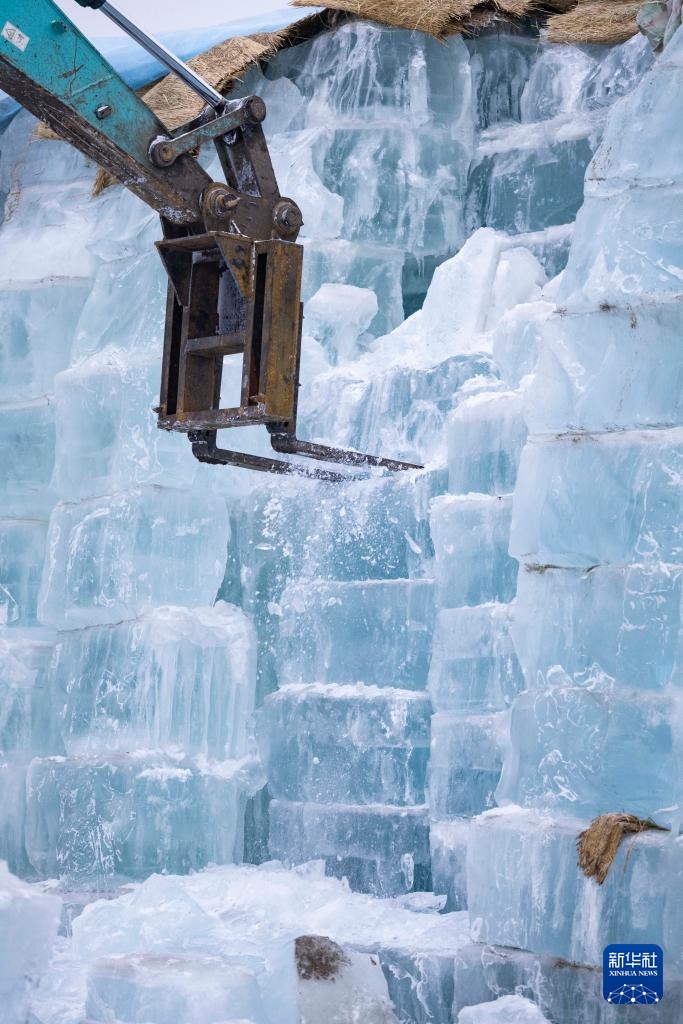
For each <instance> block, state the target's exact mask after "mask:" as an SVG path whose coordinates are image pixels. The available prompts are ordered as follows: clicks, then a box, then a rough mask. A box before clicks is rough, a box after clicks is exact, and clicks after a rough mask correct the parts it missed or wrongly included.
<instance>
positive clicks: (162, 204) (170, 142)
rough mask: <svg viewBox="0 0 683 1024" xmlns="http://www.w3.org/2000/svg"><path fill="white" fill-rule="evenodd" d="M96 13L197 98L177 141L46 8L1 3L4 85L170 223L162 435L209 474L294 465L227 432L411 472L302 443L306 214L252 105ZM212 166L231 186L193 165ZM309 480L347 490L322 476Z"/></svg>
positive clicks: (44, 4)
mask: <svg viewBox="0 0 683 1024" xmlns="http://www.w3.org/2000/svg"><path fill="white" fill-rule="evenodd" d="M76 2H78V3H79V4H80V5H81V6H82V7H92V8H96V9H99V10H101V11H102V13H103V14H105V15H107V16H108V17H109V18H110V19H111V20H112V21H115V22H116V23H117V24H118V25H119V26H120V27H121V28H122V29H123V30H124V31H125V32H127V33H128V34H129V35H130V36H132V37H133V38H134V39H135V40H136V41H137V42H138V43H140V44H141V45H142V46H144V47H145V49H147V50H148V51H149V52H150V53H152V54H153V55H154V56H155V57H157V59H159V60H160V61H161V62H162V63H163V64H165V65H166V66H167V67H168V68H169V69H170V70H171V71H173V72H174V73H175V74H178V75H179V76H180V77H181V78H182V79H183V80H184V81H185V83H186V84H187V85H188V86H189V87H190V88H192V89H194V90H195V92H197V93H198V94H199V95H200V96H201V97H202V99H203V100H204V102H205V103H206V107H205V108H204V110H203V111H202V113H201V114H200V115H199V117H197V118H196V119H195V120H194V121H192V122H190V123H189V124H186V125H183V126H182V127H180V128H177V129H175V130H174V131H169V130H168V129H167V128H166V126H165V125H164V124H162V122H161V121H160V120H159V119H158V118H157V117H156V115H155V114H154V113H153V111H152V110H151V109H150V108H149V107H147V106H146V104H145V103H143V102H142V100H141V99H140V98H139V97H138V96H137V95H136V94H135V92H134V91H133V90H132V89H130V88H129V87H128V86H127V85H126V83H125V82H124V81H123V79H122V78H121V77H120V76H119V75H118V74H117V72H116V71H115V70H114V68H113V67H112V66H111V65H110V64H109V63H108V61H107V60H105V58H104V57H103V56H102V54H101V53H99V51H98V50H97V49H96V48H95V47H94V46H93V45H92V44H91V43H90V42H89V41H88V40H87V39H86V38H85V36H84V35H83V34H82V33H81V32H80V31H79V29H78V28H77V27H76V26H75V25H74V24H73V23H72V22H71V21H70V20H69V19H68V18H67V17H66V16H65V14H64V12H63V11H62V9H61V8H60V7H58V6H57V4H55V3H53V2H52V0H30V2H28V3H27V2H26V0H0V26H2V28H0V87H1V88H2V89H4V90H5V91H6V92H7V93H9V94H10V95H11V96H13V97H14V98H15V99H16V100H18V101H19V102H20V103H21V104H22V105H23V106H25V107H26V108H27V109H29V110H30V111H31V112H32V113H34V114H35V115H36V117H39V118H41V119H42V120H43V121H45V122H47V124H49V125H50V127H52V128H53V129H54V130H55V131H56V132H57V133H58V134H59V135H60V136H61V137H63V138H64V139H66V140H67V141H69V142H71V143H72V144H73V145H74V146H75V147H76V148H77V149H79V150H81V152H83V153H85V154H86V155H87V156H88V157H90V158H92V159H93V160H94V161H96V162H97V163H98V164H99V165H100V166H101V167H103V168H105V169H106V170H107V171H109V172H111V173H112V174H113V175H114V176H115V177H116V178H117V179H118V180H119V181H120V182H121V183H122V184H124V185H126V186H127V187H128V188H129V189H130V190H131V191H132V192H134V193H135V194H136V195H137V196H139V198H140V199H142V200H143V201H144V202H145V203H147V204H148V205H149V206H150V207H152V209H154V210H156V212H157V213H158V214H159V216H160V218H161V225H162V231H163V235H164V238H163V240H162V241H160V242H158V243H157V247H158V250H159V254H160V256H161V259H162V260H163V263H164V266H165V268H166V271H167V273H168V277H169V290H168V300H167V314H166V329H165V337H164V355H163V364H162V381H161V392H160V405H159V408H158V410H157V413H158V425H159V426H160V427H161V428H163V429H165V430H176V431H182V432H185V433H187V434H188V435H189V437H190V441H191V443H192V450H193V452H194V454H195V456H196V457H197V458H198V459H200V460H201V461H203V462H210V463H217V464H222V465H238V466H244V467H246V468H251V469H259V470H265V471H268V472H284V473H289V472H295V471H301V468H302V467H301V465H300V464H298V463H295V462H289V461H283V460H279V459H275V458H262V457H260V456H255V455H248V454H243V453H240V452H236V451H232V450H228V449H222V448H219V447H218V445H217V440H216V438H217V431H218V430H220V429H223V428H227V427H238V426H254V425H258V424H261V425H263V426H265V427H266V428H267V430H268V432H269V434H270V440H271V445H272V447H273V448H274V449H275V451H277V452H283V453H287V454H292V455H302V456H305V457H307V458H310V459H316V460H323V461H329V462H336V463H340V464H344V465H350V466H368V465H369V466H381V467H384V468H387V469H408V468H415V467H413V466H411V465H410V464H408V463H404V462H397V461H394V460H391V459H384V458H380V457H378V456H372V455H363V454H361V453H359V452H353V451H342V450H340V449H337V448H330V447H327V446H325V445H318V444H311V443H309V442H305V441H301V440H300V439H298V438H297V436H296V418H297V393H298V386H299V384H298V382H299V361H300V354H301V325H302V315H303V314H302V305H301V301H300V295H301V270H302V260H303V250H302V248H301V246H300V245H297V244H296V238H297V236H298V233H299V229H300V227H301V224H302V217H301V212H300V210H299V207H298V206H297V204H296V203H295V202H294V201H293V200H291V199H287V198H283V197H282V196H281V195H280V193H279V190H278V186H277V181H276V179H275V174H274V172H273V167H272V164H271V160H270V156H269V153H268V147H267V144H266V140H265V136H264V134H263V129H262V127H261V125H262V122H263V120H264V118H265V116H266V108H265V104H264V103H263V101H262V100H261V99H260V98H259V97H258V96H249V97H246V98H245V99H241V100H233V101H230V100H225V99H224V98H223V97H222V96H221V95H220V93H218V92H217V91H216V90H215V89H213V88H212V87H211V86H210V85H209V84H208V83H207V82H205V81H204V80H203V79H202V78H201V77H200V76H198V75H197V74H196V72H194V71H193V70H192V69H191V68H190V67H188V66H187V65H186V64H184V63H183V62H182V61H181V60H179V59H178V58H177V57H176V56H175V55H174V54H172V53H170V52H169V51H168V50H167V49H166V48H165V47H163V46H162V45H161V44H160V43H159V42H157V41H156V40H154V39H153V38H151V37H150V36H148V35H147V34H146V33H144V32H143V31H142V30H141V29H139V28H138V27H137V26H136V25H134V24H133V23H132V22H131V21H130V20H129V19H128V18H127V17H126V16H125V15H123V14H122V13H121V12H120V11H118V9H117V8H115V7H114V6H113V5H112V4H110V3H108V2H107V0H76ZM206 142H212V143H213V144H214V145H215V147H216V150H217V152H218V156H219V159H220V163H221V168H222V171H223V174H224V177H225V181H224V182H215V181H213V180H212V179H211V177H210V176H209V175H208V174H207V173H206V171H205V170H204V169H203V168H202V167H201V165H200V164H199V162H198V161H197V160H196V159H195V157H194V156H193V155H192V154H193V153H194V152H196V151H197V150H198V148H199V147H200V146H201V145H202V144H203V143H206ZM234 354H241V356H242V384H241V394H240V403H239V405H238V406H235V407H233V408H222V407H221V380H222V374H223V359H224V357H225V356H228V355H234ZM313 475H316V476H319V477H323V478H325V479H328V480H335V479H341V478H342V477H340V475H339V474H338V473H333V472H329V471H326V470H321V469H317V470H315V471H314V473H313Z"/></svg>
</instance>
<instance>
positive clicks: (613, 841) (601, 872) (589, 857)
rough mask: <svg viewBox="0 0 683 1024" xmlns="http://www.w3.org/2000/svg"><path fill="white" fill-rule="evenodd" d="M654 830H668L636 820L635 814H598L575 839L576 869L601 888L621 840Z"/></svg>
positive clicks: (651, 822) (646, 820) (642, 820)
mask: <svg viewBox="0 0 683 1024" xmlns="http://www.w3.org/2000/svg"><path fill="white" fill-rule="evenodd" d="M653 829H654V830H656V831H658V832H666V831H668V830H667V829H665V828H662V826H661V825H657V824H656V822H654V821H652V819H651V818H638V817H636V815H635V814H601V815H600V817H599V818H594V820H593V821H592V822H591V823H590V825H589V826H588V828H587V829H585V830H584V831H583V832H582V833H581V834H580V835H579V838H578V839H577V842H576V847H577V851H578V854H579V861H578V863H579V867H580V868H581V870H582V871H583V873H584V875H586V877H587V878H594V879H595V881H596V882H597V883H598V885H602V883H603V882H604V881H605V879H606V878H607V874H608V872H609V869H610V868H611V866H612V863H613V861H614V858H615V857H616V855H617V852H618V850H619V847H620V845H621V841H622V839H625V837H626V836H628V835H638V834H639V833H640V832H649V831H652V830H653Z"/></svg>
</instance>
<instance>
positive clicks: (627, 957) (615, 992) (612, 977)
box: [602, 943, 664, 1006]
mask: <svg viewBox="0 0 683 1024" xmlns="http://www.w3.org/2000/svg"><path fill="white" fill-rule="evenodd" d="M602 994H603V996H604V997H605V1000H606V1001H607V1002H608V1003H614V1004H616V1005H620V1004H624V1003H631V1004H633V1003H636V1004H638V1003H639V1004H640V1005H641V1006H650V1005H652V1003H659V1002H661V1000H662V998H663V996H664V954H663V953H662V950H661V947H660V946H655V945H649V944H643V943H634V944H632V945H614V946H606V947H605V951H604V953H603V954H602Z"/></svg>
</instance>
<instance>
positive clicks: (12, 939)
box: [0, 861, 61, 1024]
mask: <svg viewBox="0 0 683 1024" xmlns="http://www.w3.org/2000/svg"><path fill="white" fill-rule="evenodd" d="M60 906H61V903H60V900H59V898H58V897H57V896H50V895H46V894H42V893H39V892H37V891H36V890H35V889H32V888H31V887H30V886H29V885H26V883H24V882H21V881H20V880H19V879H18V878H15V877H14V876H13V875H11V874H10V872H9V871H8V870H7V865H6V864H5V863H4V862H2V861H0V948H1V950H2V956H1V957H0V1021H2V1024H18V1022H19V1021H24V1020H25V1019H26V1015H27V1012H28V1004H29V997H30V994H31V989H32V988H33V987H34V986H35V985H36V984H37V983H38V981H39V980H40V976H41V975H42V974H43V973H44V971H45V970H46V968H47V966H48V964H49V962H50V955H51V952H52V946H53V944H54V940H55V936H56V934H57V925H58V923H59V912H60Z"/></svg>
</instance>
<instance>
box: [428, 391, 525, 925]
mask: <svg viewBox="0 0 683 1024" xmlns="http://www.w3.org/2000/svg"><path fill="white" fill-rule="evenodd" d="M525 436H526V430H525V427H524V421H523V418H522V409H521V397H520V395H519V394H518V393H517V392H511V391H505V390H503V388H502V386H501V387H500V389H499V390H496V391H482V392H480V393H479V394H476V395H474V396H472V397H471V398H468V399H467V400H465V401H464V402H462V403H461V405H460V406H459V407H458V408H457V409H456V411H455V412H454V413H453V414H452V416H451V418H450V421H449V435H448V441H449V493H448V494H447V495H444V496H443V497H441V498H437V499H436V500H435V501H434V502H433V503H432V512H431V519H432V533H433V537H434V547H435V553H436V558H435V570H436V595H437V618H436V627H435V634H434V646H433V651H432V662H431V670H430V676H429V690H430V693H431V696H432V703H433V707H434V717H433V719H432V749H431V759H430V766H429V796H430V816H431V819H432V825H431V844H432V870H433V874H434V886H435V891H437V892H444V893H446V894H447V895H448V898H449V905H452V906H455V907H457V908H460V907H463V906H466V905H467V892H466V887H467V886H466V871H465V854H466V848H467V841H468V837H469V834H470V828H469V824H468V823H469V821H470V819H471V818H472V817H473V816H476V815H477V814H479V813H480V812H481V811H484V810H486V809H487V808H490V807H492V806H493V805H494V803H495V791H496V786H497V784H498V780H499V777H500V769H501V752H502V749H503V747H504V745H505V739H506V734H507V728H508V715H507V709H508V708H509V706H510V702H511V701H512V700H513V699H514V697H515V695H516V694H517V692H518V691H519V689H520V688H521V685H522V682H521V673H520V669H519V665H518V662H517V657H516V654H515V652H514V648H513V645H512V640H511V637H510V621H511V617H512V609H511V604H510V602H511V601H512V599H513V598H514V595H515V582H516V575H517V565H516V563H515V562H514V561H513V560H512V559H511V558H510V556H509V555H508V553H507V548H508V539H509V531H510V510H511V497H510V493H509V492H510V491H511V490H512V488H513V487H514V482H515V476H516V469H517V463H518V460H519V455H520V452H521V449H522V446H523V444H524V440H525Z"/></svg>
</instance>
